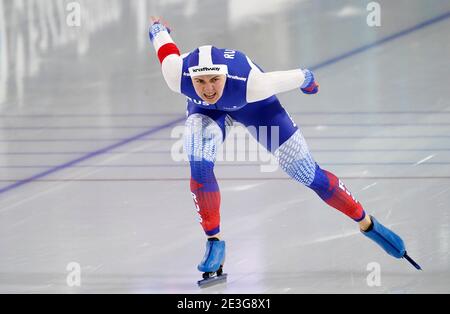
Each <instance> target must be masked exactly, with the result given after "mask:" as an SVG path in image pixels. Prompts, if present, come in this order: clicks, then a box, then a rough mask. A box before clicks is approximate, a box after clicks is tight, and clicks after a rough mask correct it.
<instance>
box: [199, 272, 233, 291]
mask: <svg viewBox="0 0 450 314" xmlns="http://www.w3.org/2000/svg"><path fill="white" fill-rule="evenodd" d="M225 281H227V274H222V275H220V276H214V277H211V278H208V279H203V280H199V281H197V284H198V286H199V287H200V288H207V287H210V286H213V285H216V284H219V283H222V282H225Z"/></svg>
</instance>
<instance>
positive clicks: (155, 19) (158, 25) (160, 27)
mask: <svg viewBox="0 0 450 314" xmlns="http://www.w3.org/2000/svg"><path fill="white" fill-rule="evenodd" d="M150 20H151V22H152V25H151V26H150V30H149V35H150V40H151V41H152V42H153V40H154V38H155V36H156V34H158V33H159V32H161V31H166V32H168V33H169V34H170V32H171V31H172V30H171V29H170V28H169V24H168V23H167V22H166V21H164V20H163V19H162V18H161V17H160V16H152V17H150Z"/></svg>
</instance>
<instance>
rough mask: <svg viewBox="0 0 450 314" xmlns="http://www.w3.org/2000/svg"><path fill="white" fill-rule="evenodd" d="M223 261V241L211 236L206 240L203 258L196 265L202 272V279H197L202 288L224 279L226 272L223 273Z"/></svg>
mask: <svg viewBox="0 0 450 314" xmlns="http://www.w3.org/2000/svg"><path fill="white" fill-rule="evenodd" d="M224 262H225V241H220V240H219V239H216V238H212V239H208V241H207V242H206V252H205V256H204V257H203V260H202V261H201V263H200V264H199V265H198V267H197V268H198V270H199V271H201V272H203V279H202V280H200V281H198V282H197V283H198V285H199V287H201V288H203V287H206V286H210V285H212V284H215V283H219V282H223V281H226V279H227V274H224V273H223V263H224Z"/></svg>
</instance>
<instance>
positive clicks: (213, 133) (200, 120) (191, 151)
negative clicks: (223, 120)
mask: <svg viewBox="0 0 450 314" xmlns="http://www.w3.org/2000/svg"><path fill="white" fill-rule="evenodd" d="M222 141H223V132H222V129H221V128H220V126H219V125H218V124H217V123H216V121H214V120H213V119H211V118H210V117H208V116H205V115H203V114H199V113H196V114H193V115H191V116H189V117H188V118H187V120H186V123H185V130H184V145H183V146H184V150H185V152H186V154H187V155H188V157H189V160H190V161H192V160H195V161H201V160H207V161H211V162H214V161H215V160H216V156H217V150H218V149H219V146H220V144H221V143H222Z"/></svg>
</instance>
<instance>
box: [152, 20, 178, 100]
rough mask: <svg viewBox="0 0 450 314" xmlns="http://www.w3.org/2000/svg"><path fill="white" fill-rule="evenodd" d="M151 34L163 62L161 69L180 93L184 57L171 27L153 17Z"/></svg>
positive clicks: (174, 89)
mask: <svg viewBox="0 0 450 314" xmlns="http://www.w3.org/2000/svg"><path fill="white" fill-rule="evenodd" d="M149 35H150V40H151V42H152V43H153V46H154V48H155V51H156V53H157V55H158V59H159V61H160V62H161V70H162V73H163V76H164V79H165V80H166V83H167V85H168V86H169V88H170V89H171V90H173V91H174V92H177V93H180V92H181V74H182V73H181V72H182V71H183V59H182V58H181V57H180V51H179V49H178V47H177V46H176V45H175V42H174V41H173V40H172V37H171V36H170V28H169V27H168V25H167V23H164V22H162V21H161V19H160V18H159V17H152V26H150V30H149Z"/></svg>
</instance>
